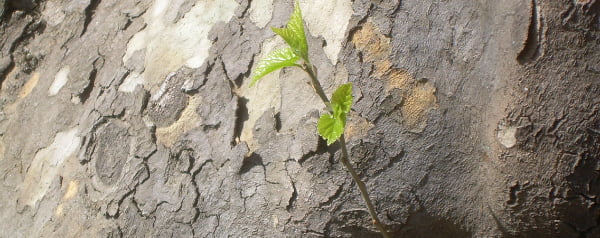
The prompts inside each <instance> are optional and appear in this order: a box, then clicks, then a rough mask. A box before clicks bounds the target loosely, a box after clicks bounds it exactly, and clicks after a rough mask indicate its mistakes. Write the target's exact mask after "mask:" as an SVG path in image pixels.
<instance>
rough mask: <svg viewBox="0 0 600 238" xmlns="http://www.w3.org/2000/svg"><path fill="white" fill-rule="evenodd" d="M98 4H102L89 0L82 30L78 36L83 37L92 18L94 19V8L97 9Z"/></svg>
mask: <svg viewBox="0 0 600 238" xmlns="http://www.w3.org/2000/svg"><path fill="white" fill-rule="evenodd" d="M100 2H102V0H91V1H90V5H88V6H87V7H86V8H85V20H84V22H83V30H82V31H81V34H80V35H79V36H83V35H84V34H85V33H86V32H87V29H88V26H89V25H90V23H91V22H92V18H93V17H94V14H95V13H96V8H98V5H100Z"/></svg>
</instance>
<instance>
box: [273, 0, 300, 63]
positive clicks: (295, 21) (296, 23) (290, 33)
mask: <svg viewBox="0 0 600 238" xmlns="http://www.w3.org/2000/svg"><path fill="white" fill-rule="evenodd" d="M271 30H273V32H275V34H277V35H279V36H281V38H283V40H284V41H285V42H286V43H287V44H288V45H289V46H290V47H292V49H293V50H294V51H295V52H296V54H298V55H299V56H300V57H302V58H303V59H304V60H306V61H308V44H307V43H306V34H305V33H304V23H303V21H302V12H301V11H300V5H299V4H298V2H296V6H295V8H294V12H293V13H292V15H291V16H290V20H289V21H288V23H287V25H286V28H276V27H271Z"/></svg>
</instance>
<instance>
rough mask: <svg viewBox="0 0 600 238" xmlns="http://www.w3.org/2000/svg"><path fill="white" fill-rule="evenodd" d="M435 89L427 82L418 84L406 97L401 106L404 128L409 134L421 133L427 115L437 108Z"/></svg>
mask: <svg viewBox="0 0 600 238" xmlns="http://www.w3.org/2000/svg"><path fill="white" fill-rule="evenodd" d="M435 91H436V89H435V87H433V85H432V84H431V83H429V82H427V83H418V84H417V85H416V86H415V87H414V88H413V89H412V90H411V91H410V93H409V95H408V96H407V98H406V100H405V102H404V105H403V106H402V108H401V110H402V117H403V118H404V123H405V126H406V127H407V128H408V129H409V131H411V132H417V133H418V132H422V131H423V130H424V129H425V126H426V125H427V114H428V113H429V111H430V110H431V109H433V108H436V107H437V99H436V97H435Z"/></svg>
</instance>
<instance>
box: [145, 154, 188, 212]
mask: <svg viewBox="0 0 600 238" xmlns="http://www.w3.org/2000/svg"><path fill="white" fill-rule="evenodd" d="M147 165H148V168H149V170H150V171H152V173H151V174H150V177H149V178H148V179H147V180H146V181H144V182H143V183H142V184H140V185H139V186H138V187H137V190H136V192H135V195H134V200H135V201H136V203H137V204H138V208H139V209H140V211H141V214H142V215H143V216H146V217H147V216H156V217H157V219H159V220H162V222H161V223H160V224H168V223H172V222H176V223H188V224H189V223H191V222H192V219H193V218H194V217H195V212H196V210H195V209H194V207H193V206H194V200H195V199H196V196H197V195H196V188H195V187H194V184H193V183H192V175H191V174H189V173H181V172H180V171H178V170H176V169H175V168H176V158H174V157H173V156H171V155H170V153H169V151H168V150H166V149H165V148H164V147H161V148H159V149H158V152H157V153H155V154H154V155H152V156H151V157H150V158H148V161H147ZM161 213H164V214H163V215H162V216H161V215H160V214H161Z"/></svg>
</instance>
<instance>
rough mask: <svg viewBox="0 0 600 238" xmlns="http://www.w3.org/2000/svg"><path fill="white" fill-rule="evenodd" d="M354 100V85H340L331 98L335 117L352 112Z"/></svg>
mask: <svg viewBox="0 0 600 238" xmlns="http://www.w3.org/2000/svg"><path fill="white" fill-rule="evenodd" d="M352 99H353V98H352V83H347V84H342V85H340V86H339V87H338V88H337V89H336V90H335V92H333V95H332V96H331V107H332V108H333V113H334V115H340V114H346V113H348V112H350V108H351V107H352Z"/></svg>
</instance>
